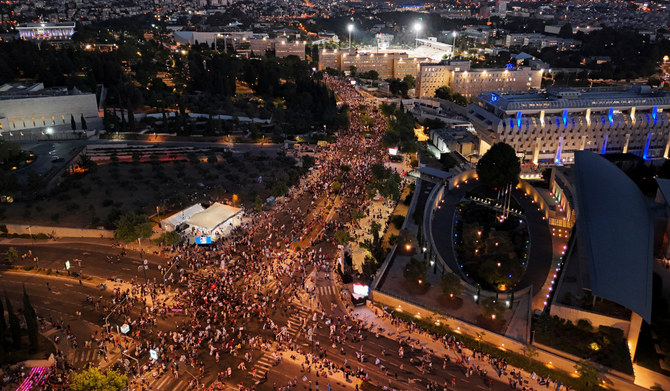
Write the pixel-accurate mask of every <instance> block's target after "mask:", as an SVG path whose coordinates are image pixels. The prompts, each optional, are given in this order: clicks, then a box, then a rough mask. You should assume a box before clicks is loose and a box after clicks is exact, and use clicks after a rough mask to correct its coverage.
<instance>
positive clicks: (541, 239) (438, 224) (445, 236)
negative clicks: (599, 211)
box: [431, 182, 552, 295]
mask: <svg viewBox="0 0 670 391" xmlns="http://www.w3.org/2000/svg"><path fill="white" fill-rule="evenodd" d="M476 186H478V183H476V182H475V183H471V184H467V185H464V184H461V186H460V188H458V189H453V190H450V191H445V192H444V196H443V200H444V202H443V203H442V204H441V208H439V209H437V210H436V211H435V215H434V218H433V224H432V226H431V230H432V236H433V241H434V242H435V248H436V249H437V251H438V252H439V253H440V255H441V256H442V259H444V261H445V262H446V264H447V266H449V268H451V269H452V270H459V269H460V267H459V264H458V261H457V260H456V258H455V257H454V242H453V241H452V240H451V237H452V235H453V231H452V226H453V223H454V214H455V213H456V207H457V206H458V203H459V202H461V200H462V199H463V197H464V196H465V193H466V192H468V191H470V190H472V189H474V188H475V187H476ZM512 194H513V196H514V199H515V200H516V201H517V202H518V203H519V205H521V207H523V208H524V210H525V215H526V221H527V222H528V234H529V236H530V253H529V254H528V268H527V269H526V273H524V276H523V278H522V279H521V281H520V282H519V286H518V289H523V288H526V287H528V286H529V285H532V286H533V294H534V295H535V294H537V293H538V292H540V290H541V288H542V285H543V284H544V282H545V280H546V278H547V274H548V273H549V269H550V268H551V258H552V247H551V232H550V230H549V223H548V222H547V221H546V220H543V219H542V217H543V216H544V214H543V213H542V212H541V211H539V210H538V208H537V205H536V204H533V203H532V200H531V199H530V198H529V197H526V196H525V194H524V192H523V191H521V190H519V189H515V190H514V191H513V193H512ZM518 289H517V290H518Z"/></svg>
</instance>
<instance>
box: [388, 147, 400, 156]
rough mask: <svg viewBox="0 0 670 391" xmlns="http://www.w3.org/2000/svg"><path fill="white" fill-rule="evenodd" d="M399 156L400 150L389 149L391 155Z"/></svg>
mask: <svg viewBox="0 0 670 391" xmlns="http://www.w3.org/2000/svg"><path fill="white" fill-rule="evenodd" d="M397 154H398V148H397V147H396V148H389V155H391V156H396V155H397Z"/></svg>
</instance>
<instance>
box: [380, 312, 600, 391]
mask: <svg viewBox="0 0 670 391" xmlns="http://www.w3.org/2000/svg"><path fill="white" fill-rule="evenodd" d="M391 315H392V316H394V317H396V318H398V319H400V320H404V321H407V322H412V323H414V324H415V325H417V326H418V327H420V328H422V329H424V330H426V331H428V332H429V333H433V334H437V335H450V336H454V337H455V338H456V339H457V340H458V341H460V342H463V344H464V345H465V347H466V348H468V349H470V350H477V351H480V352H483V353H488V354H490V355H491V356H494V357H498V358H502V359H504V360H505V361H507V364H509V365H511V366H513V367H517V368H522V369H524V370H526V371H527V372H535V373H536V374H537V375H538V376H549V377H550V378H551V379H553V380H558V381H560V382H561V383H563V384H564V385H566V386H570V387H572V388H574V389H577V390H597V389H599V388H598V387H593V386H589V385H586V384H585V383H584V382H583V381H582V380H581V379H580V378H574V377H572V376H570V375H569V374H567V373H565V372H562V371H559V370H556V369H551V368H547V367H546V366H545V365H544V364H543V363H541V362H540V361H537V360H529V359H528V357H526V356H524V355H522V354H519V353H514V352H511V351H508V350H500V349H498V347H496V346H494V345H491V344H489V343H486V342H481V343H480V342H478V341H477V340H476V339H474V338H472V337H469V336H467V335H463V334H458V333H454V332H453V331H452V330H451V329H450V328H449V327H448V326H445V325H440V326H437V325H436V324H434V323H432V322H430V321H427V320H425V319H418V318H415V317H413V316H411V315H408V314H405V313H403V312H397V311H392V312H391Z"/></svg>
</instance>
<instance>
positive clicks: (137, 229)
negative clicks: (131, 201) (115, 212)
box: [114, 213, 152, 243]
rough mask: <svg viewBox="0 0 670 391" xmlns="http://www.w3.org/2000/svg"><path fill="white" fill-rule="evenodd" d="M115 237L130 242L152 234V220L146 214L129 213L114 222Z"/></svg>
mask: <svg viewBox="0 0 670 391" xmlns="http://www.w3.org/2000/svg"><path fill="white" fill-rule="evenodd" d="M114 226H115V227H116V229H115V230H114V239H116V240H122V241H124V242H127V243H130V242H132V241H135V240H137V239H139V238H148V237H150V236H151V233H152V228H151V222H149V219H148V218H147V216H146V215H143V214H135V213H128V214H124V215H122V216H121V217H119V219H118V220H116V221H115V222H114Z"/></svg>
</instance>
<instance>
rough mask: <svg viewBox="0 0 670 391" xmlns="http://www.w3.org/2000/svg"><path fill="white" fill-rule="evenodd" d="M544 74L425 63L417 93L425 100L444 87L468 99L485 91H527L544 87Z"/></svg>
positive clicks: (464, 62)
mask: <svg viewBox="0 0 670 391" xmlns="http://www.w3.org/2000/svg"><path fill="white" fill-rule="evenodd" d="M542 72H543V71H542V70H532V69H530V68H524V67H521V68H516V67H511V66H510V68H509V69H481V68H475V69H471V68H470V62H469V61H467V60H445V61H442V62H440V63H439V64H421V66H420V68H419V72H418V74H417V77H416V86H417V87H416V91H417V96H418V97H422V98H423V97H433V96H435V90H436V89H437V88H439V87H442V86H447V87H449V89H450V91H451V93H452V94H453V93H457V92H458V93H460V94H462V95H463V96H465V97H466V98H471V97H474V96H477V95H479V94H480V93H482V92H483V91H525V90H529V89H533V88H540V85H541V83H542Z"/></svg>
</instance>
